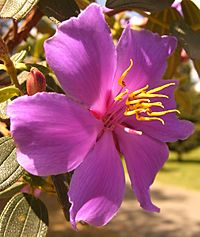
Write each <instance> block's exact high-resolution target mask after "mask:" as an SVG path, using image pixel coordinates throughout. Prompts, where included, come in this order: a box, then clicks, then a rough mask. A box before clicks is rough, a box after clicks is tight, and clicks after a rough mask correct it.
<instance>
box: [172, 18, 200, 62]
mask: <svg viewBox="0 0 200 237" xmlns="http://www.w3.org/2000/svg"><path fill="white" fill-rule="evenodd" d="M171 32H172V34H173V35H175V36H176V37H177V39H178V40H179V42H180V44H181V45H182V47H183V48H184V49H185V50H186V52H187V53H188V55H189V56H190V57H191V58H192V59H200V31H194V30H192V28H191V27H190V26H189V25H187V24H186V23H185V22H184V21H179V22H174V23H173V24H171Z"/></svg>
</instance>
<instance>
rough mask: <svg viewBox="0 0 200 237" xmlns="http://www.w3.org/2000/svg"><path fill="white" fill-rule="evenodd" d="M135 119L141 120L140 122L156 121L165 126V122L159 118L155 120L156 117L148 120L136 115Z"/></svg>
mask: <svg viewBox="0 0 200 237" xmlns="http://www.w3.org/2000/svg"><path fill="white" fill-rule="evenodd" d="M136 119H137V120H142V121H152V120H156V121H160V122H161V123H162V124H163V125H164V124H165V121H164V120H163V119H161V118H157V117H152V118H149V117H143V116H140V115H138V114H136Z"/></svg>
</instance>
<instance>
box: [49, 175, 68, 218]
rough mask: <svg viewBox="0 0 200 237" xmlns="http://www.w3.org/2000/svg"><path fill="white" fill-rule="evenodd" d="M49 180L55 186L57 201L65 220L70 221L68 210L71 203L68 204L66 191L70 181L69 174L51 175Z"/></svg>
mask: <svg viewBox="0 0 200 237" xmlns="http://www.w3.org/2000/svg"><path fill="white" fill-rule="evenodd" d="M51 178H52V181H53V184H54V186H55V189H56V192H57V195H58V200H59V202H60V205H61V207H62V209H63V213H64V215H65V218H66V220H67V221H69V220H70V218H69V209H70V207H71V203H70V202H69V199H68V191H69V183H70V180H71V175H70V174H69V173H68V174H59V175H52V176H51Z"/></svg>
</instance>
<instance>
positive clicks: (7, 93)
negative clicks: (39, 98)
mask: <svg viewBox="0 0 200 237" xmlns="http://www.w3.org/2000/svg"><path fill="white" fill-rule="evenodd" d="M20 94H21V92H20V90H19V89H18V88H16V87H15V86H8V87H4V88H1V89H0V103H2V102H4V101H6V100H8V99H10V98H12V97H14V96H18V95H20Z"/></svg>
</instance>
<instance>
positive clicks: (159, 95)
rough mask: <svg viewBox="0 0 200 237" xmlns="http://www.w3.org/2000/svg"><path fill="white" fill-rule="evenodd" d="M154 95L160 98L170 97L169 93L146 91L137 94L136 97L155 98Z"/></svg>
mask: <svg viewBox="0 0 200 237" xmlns="http://www.w3.org/2000/svg"><path fill="white" fill-rule="evenodd" d="M154 97H159V98H167V99H168V98H169V97H168V96H167V95H163V94H147V93H146V92H144V93H140V94H139V95H136V96H135V98H137V99H139V98H154Z"/></svg>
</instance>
